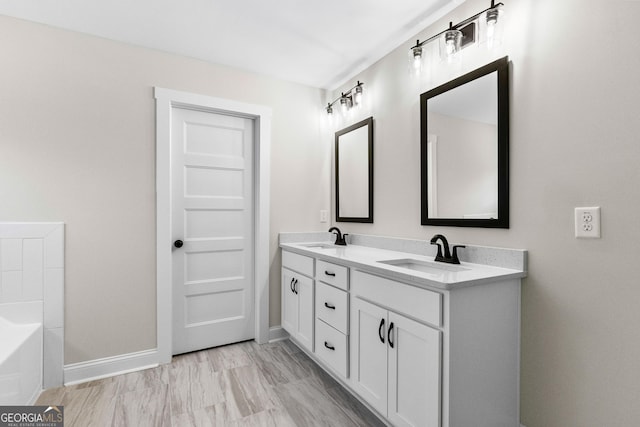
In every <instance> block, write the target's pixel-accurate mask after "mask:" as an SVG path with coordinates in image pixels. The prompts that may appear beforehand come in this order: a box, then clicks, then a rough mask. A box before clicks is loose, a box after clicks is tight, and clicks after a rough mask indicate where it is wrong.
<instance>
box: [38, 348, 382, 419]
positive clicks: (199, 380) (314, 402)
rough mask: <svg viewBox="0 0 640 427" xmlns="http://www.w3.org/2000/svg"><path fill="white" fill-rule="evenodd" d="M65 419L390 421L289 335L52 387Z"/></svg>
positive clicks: (51, 397)
mask: <svg viewBox="0 0 640 427" xmlns="http://www.w3.org/2000/svg"><path fill="white" fill-rule="evenodd" d="M36 404H37V405H64V415H65V426H66V427H72V426H78V427H89V426H132V427H142V426H163V427H164V426H166V427H169V426H172V427H183V426H185V427H188V426H198V427H200V426H232V427H236V426H260V427H262V426H265V427H291V426H297V427H306V426H331V427H336V426H345V427H346V426H362V427H371V426H382V425H383V424H382V423H381V422H380V421H379V420H378V419H377V418H376V417H375V416H374V415H373V414H372V413H371V412H369V411H368V410H367V409H366V408H365V407H364V406H363V405H362V404H360V403H359V402H358V401H357V400H355V399H354V398H353V397H352V396H351V395H350V394H349V393H347V392H346V391H345V390H344V389H342V387H341V386H340V385H338V383H337V382H335V380H333V379H332V378H331V377H329V376H328V375H327V374H326V373H325V372H324V371H322V369H320V368H319V367H318V366H317V365H316V364H315V363H314V362H313V361H311V359H309V357H308V356H307V355H306V354H304V353H303V352H301V351H300V349H298V348H297V347H296V346H295V345H293V344H292V343H290V342H289V341H280V342H277V343H272V344H265V345H258V344H256V343H255V342H254V341H247V342H244V343H239V344H233V345H228V346H223V347H217V348H213V349H209V350H203V351H199V352H195V353H189V354H185V355H181V356H176V357H174V358H173V361H172V362H171V364H169V365H163V366H160V367H158V368H154V369H147V370H145V371H139V372H134V373H131V374H126V375H119V376H116V377H111V378H106V379H103V380H97V381H91V382H87V383H83V384H77V385H73V386H68V387H60V388H55V389H49V390H45V391H44V392H43V393H42V394H41V395H40V397H39V399H38V401H37V402H36Z"/></svg>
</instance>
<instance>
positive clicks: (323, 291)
mask: <svg viewBox="0 0 640 427" xmlns="http://www.w3.org/2000/svg"><path fill="white" fill-rule="evenodd" d="M316 283H317V284H316V316H317V317H318V319H322V320H324V321H325V322H327V323H328V324H329V325H331V326H333V327H334V328H336V329H337V330H339V331H340V332H342V333H343V334H347V331H348V330H349V326H348V323H347V319H348V318H349V295H348V294H347V293H346V292H345V291H343V290H340V289H337V288H334V287H333V286H329V285H326V284H324V283H321V282H316Z"/></svg>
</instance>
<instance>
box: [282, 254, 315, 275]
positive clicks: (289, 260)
mask: <svg viewBox="0 0 640 427" xmlns="http://www.w3.org/2000/svg"><path fill="white" fill-rule="evenodd" d="M282 266H283V267H285V268H288V269H290V270H293V271H297V272H298V273H302V274H306V275H307V276H310V277H313V258H310V257H308V256H304V255H298V254H296V253H293V252H289V251H282Z"/></svg>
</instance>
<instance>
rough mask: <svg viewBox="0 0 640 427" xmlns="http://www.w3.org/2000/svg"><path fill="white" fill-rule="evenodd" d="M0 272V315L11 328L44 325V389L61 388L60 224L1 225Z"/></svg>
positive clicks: (62, 270) (62, 328) (41, 343)
mask: <svg viewBox="0 0 640 427" xmlns="http://www.w3.org/2000/svg"><path fill="white" fill-rule="evenodd" d="M0 272H1V275H0V315H1V316H2V317H4V318H5V319H6V320H8V321H9V322H10V323H14V324H16V323H17V324H20V323H33V322H37V323H40V324H42V335H43V336H42V339H41V340H40V346H41V347H40V348H42V350H41V353H42V357H43V361H42V363H41V365H42V367H43V372H42V375H43V376H42V387H44V388H50V387H58V386H61V385H62V384H63V364H64V357H63V355H64V223H61V222H55V223H20V222H5V223H0ZM25 304H26V305H25ZM25 307H29V309H28V310H27V309H25ZM33 307H38V309H37V310H36V312H37V313H38V314H37V315H36V317H37V316H39V318H37V319H35V318H33V316H34V314H33V313H32V312H31V309H32V308H33ZM23 404H24V403H23Z"/></svg>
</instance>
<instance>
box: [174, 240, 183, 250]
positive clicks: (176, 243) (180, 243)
mask: <svg viewBox="0 0 640 427" xmlns="http://www.w3.org/2000/svg"><path fill="white" fill-rule="evenodd" d="M182 245H184V242H183V241H182V240H176V241H175V242H173V246H175V247H176V248H178V249H180V248H181V247H182Z"/></svg>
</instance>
